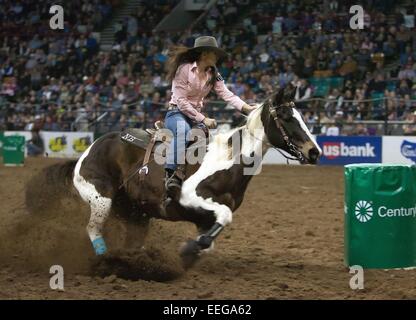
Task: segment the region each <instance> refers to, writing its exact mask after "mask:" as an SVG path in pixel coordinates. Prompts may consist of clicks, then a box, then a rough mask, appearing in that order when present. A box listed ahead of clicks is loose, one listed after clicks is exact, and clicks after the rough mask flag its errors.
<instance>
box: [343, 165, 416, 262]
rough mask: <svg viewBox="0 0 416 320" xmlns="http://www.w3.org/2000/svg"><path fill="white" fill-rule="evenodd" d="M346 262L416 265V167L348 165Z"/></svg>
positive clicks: (345, 236)
mask: <svg viewBox="0 0 416 320" xmlns="http://www.w3.org/2000/svg"><path fill="white" fill-rule="evenodd" d="M344 228H345V230H344V238H345V239H344V240H345V263H346V265H347V266H352V265H360V266H362V267H363V268H383V269H389V268H406V267H414V266H416V166H414V165H388V164H354V165H347V166H345V223H344Z"/></svg>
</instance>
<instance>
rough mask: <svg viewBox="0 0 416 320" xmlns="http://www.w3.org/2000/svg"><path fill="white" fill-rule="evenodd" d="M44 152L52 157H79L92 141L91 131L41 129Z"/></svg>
mask: <svg viewBox="0 0 416 320" xmlns="http://www.w3.org/2000/svg"><path fill="white" fill-rule="evenodd" d="M41 137H42V139H43V142H44V145H45V154H46V155H47V156H48V157H53V158H79V157H80V156H81V154H82V153H83V152H84V151H85V150H87V148H88V147H89V146H90V145H91V143H93V141H94V134H93V133H92V132H50V131H42V132H41Z"/></svg>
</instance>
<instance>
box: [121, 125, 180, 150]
mask: <svg viewBox="0 0 416 320" xmlns="http://www.w3.org/2000/svg"><path fill="white" fill-rule="evenodd" d="M153 135H155V140H156V142H163V143H166V144H169V143H170V141H171V140H172V137H171V136H168V135H166V134H165V135H164V134H163V133H162V132H161V131H160V130H154V129H146V130H143V129H137V128H127V129H125V130H123V131H122V132H120V139H121V140H122V141H124V142H127V143H130V144H133V145H135V146H136V147H139V148H141V149H146V148H147V145H148V144H149V142H150V139H151V138H152V136H153Z"/></svg>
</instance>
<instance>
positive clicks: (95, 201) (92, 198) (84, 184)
mask: <svg viewBox="0 0 416 320" xmlns="http://www.w3.org/2000/svg"><path fill="white" fill-rule="evenodd" d="M93 145H94V143H93V144H91V145H90V146H89V147H88V149H87V150H85V152H84V153H83V154H82V156H81V157H80V158H79V160H78V162H77V164H76V165H75V169H74V179H73V183H74V186H75V188H76V189H77V190H78V192H79V194H80V196H81V198H82V199H83V200H84V201H85V202H87V203H89V205H90V207H91V217H90V221H89V223H88V225H87V232H88V236H89V238H90V240H91V242H93V241H94V240H96V239H98V238H102V229H103V225H104V222H105V220H106V219H107V217H108V215H109V213H110V208H111V199H110V198H106V197H103V196H102V195H101V194H100V193H99V192H98V191H97V189H96V188H95V186H94V185H93V184H92V183H90V182H88V181H87V180H85V178H84V177H83V176H81V174H80V169H81V165H82V162H83V161H84V159H85V158H86V157H87V156H88V154H89V152H90V150H91V147H92V146H93Z"/></svg>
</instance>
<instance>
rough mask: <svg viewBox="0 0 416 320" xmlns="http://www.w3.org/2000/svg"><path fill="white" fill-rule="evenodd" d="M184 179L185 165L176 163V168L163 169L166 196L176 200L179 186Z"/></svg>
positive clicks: (178, 194)
mask: <svg viewBox="0 0 416 320" xmlns="http://www.w3.org/2000/svg"><path fill="white" fill-rule="evenodd" d="M184 179H185V166H183V165H178V167H177V168H176V170H172V169H165V188H166V198H168V199H169V198H170V199H172V200H174V201H176V202H178V201H179V198H180V196H181V188H182V183H183V180H184Z"/></svg>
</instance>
